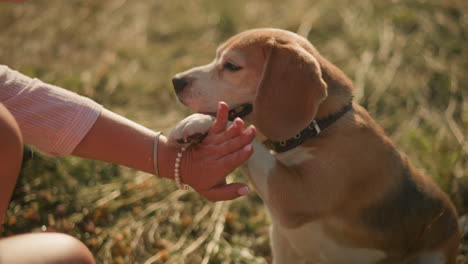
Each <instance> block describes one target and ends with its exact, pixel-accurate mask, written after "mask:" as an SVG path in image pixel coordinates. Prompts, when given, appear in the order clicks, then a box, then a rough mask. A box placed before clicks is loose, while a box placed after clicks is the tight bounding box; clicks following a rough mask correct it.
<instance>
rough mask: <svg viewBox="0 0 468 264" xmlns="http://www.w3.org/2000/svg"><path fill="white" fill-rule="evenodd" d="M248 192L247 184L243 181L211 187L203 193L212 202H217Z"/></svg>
mask: <svg viewBox="0 0 468 264" xmlns="http://www.w3.org/2000/svg"><path fill="white" fill-rule="evenodd" d="M249 193H250V189H249V187H248V186H247V185H245V184H243V183H230V184H225V185H220V186H217V187H213V188H212V189H210V190H208V191H206V192H205V193H204V194H203V195H204V196H205V197H206V199H208V200H210V201H212V202H217V201H227V200H233V199H236V198H238V197H240V196H245V195H248V194H249Z"/></svg>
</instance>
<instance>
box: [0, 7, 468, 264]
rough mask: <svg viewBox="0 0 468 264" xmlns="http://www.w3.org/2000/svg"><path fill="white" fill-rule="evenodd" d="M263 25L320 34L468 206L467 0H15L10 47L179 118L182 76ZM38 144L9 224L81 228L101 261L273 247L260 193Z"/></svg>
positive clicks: (385, 122)
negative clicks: (214, 192) (217, 196)
mask: <svg viewBox="0 0 468 264" xmlns="http://www.w3.org/2000/svg"><path fill="white" fill-rule="evenodd" d="M257 27H278V28H283V29H288V30H291V31H294V32H298V33H299V34H301V35H303V36H306V37H307V38H308V39H309V40H310V41H311V42H312V43H313V44H314V45H315V46H316V48H317V49H318V50H319V51H320V52H321V53H322V54H323V55H324V56H325V57H326V58H328V59H329V60H330V61H332V62H333V63H335V64H336V65H337V66H338V67H340V68H341V69H343V70H344V72H345V73H347V75H348V76H349V77H350V78H351V79H352V80H353V81H354V85H355V88H356V97H355V98H356V101H358V102H360V103H361V104H362V105H364V106H365V107H366V108H367V109H368V110H369V112H370V113H371V115H372V116H373V117H374V118H375V119H376V120H377V121H378V122H379V123H380V124H381V125H382V126H383V127H384V129H385V130H386V131H387V132H388V134H389V135H390V136H391V137H392V139H393V140H394V141H395V142H397V144H398V145H399V146H400V147H401V149H402V150H403V151H405V152H406V153H408V155H409V156H410V159H411V160H412V162H413V163H414V164H415V165H416V167H418V168H419V169H421V170H422V171H424V172H425V173H426V174H427V175H428V176H430V177H432V178H433V179H434V180H435V181H436V182H437V183H438V184H439V185H440V186H441V188H443V189H444V191H446V192H447V193H448V194H449V195H450V197H451V198H452V200H453V201H454V203H455V204H456V206H457V208H458V211H459V213H460V215H464V214H466V213H468V142H467V136H468V133H467V131H468V73H467V70H468V2H467V1H466V0H444V1H442V0H440V1H436V0H407V1H400V0H393V1H377V0H374V1H371V0H361V1H352V0H342V1H339V0H317V1H307V0H289V1H280V0H238V1H216V0H189V1H187V0H186V1H183V0H171V1H165V0H154V1H153V0H152V1H143V0H133V1H127V0H101V1H92V0H67V1H63V0H34V1H29V2H27V3H23V4H11V3H1V4H0V63H1V64H7V65H9V66H10V67H11V68H13V69H16V70H19V71H21V72H23V73H25V74H27V75H29V76H32V77H37V78H40V79H42V80H43V81H45V82H48V83H52V84H55V85H58V86H61V87H64V88H66V89H69V90H72V91H75V92H78V93H80V94H82V95H85V96H89V97H91V98H93V99H94V100H96V101H97V102H99V103H101V104H103V105H104V106H105V107H107V108H108V109H111V110H113V111H115V112H117V113H119V114H122V115H124V116H126V117H128V118H130V119H133V120H135V121H137V122H139V123H141V124H143V125H145V126H147V127H149V128H152V129H154V130H163V131H166V132H167V131H168V129H169V128H170V127H171V126H173V125H174V124H176V122H177V121H178V120H180V119H181V118H183V117H184V116H186V115H187V114H189V111H188V110H187V109H185V108H183V107H182V106H181V105H179V104H177V103H175V97H174V94H173V92H172V89H171V83H170V80H171V76H173V75H174V74H175V73H177V72H180V71H183V70H185V69H187V68H189V67H192V66H195V65H199V64H202V63H207V62H209V61H210V60H211V59H212V57H213V56H214V51H215V48H216V46H217V45H218V44H219V43H221V42H222V41H223V40H225V39H227V38H228V37H229V36H231V35H233V34H236V33H238V32H240V31H242V30H246V29H250V28H257ZM25 151H26V152H25V159H24V165H23V170H22V174H21V178H20V181H19V183H18V186H17V188H16V190H15V194H14V198H13V200H12V202H11V204H10V208H9V211H8V213H7V217H6V223H5V225H4V226H3V229H1V228H0V237H3V236H9V235H12V234H17V233H23V232H29V231H39V232H40V231H43V230H49V231H51V230H52V231H53V230H55V231H60V232H66V233H69V234H72V235H74V236H76V237H77V238H79V239H81V240H82V241H84V242H85V243H86V244H87V245H88V246H89V247H90V249H91V250H92V251H93V253H94V254H95V256H96V259H97V261H98V263H144V264H150V263H168V264H169V263H213V264H217V263H239V264H240V263H252V264H255V263H268V262H269V261H270V251H269V246H268V243H269V241H268V222H269V220H268V218H267V216H266V215H265V211H264V209H263V206H262V203H261V201H260V199H259V198H258V197H257V196H256V195H250V196H249V197H248V198H243V199H238V200H235V201H230V202H220V203H210V202H207V201H205V200H204V199H203V198H201V197H200V196H199V195H197V194H196V193H194V192H190V191H189V192H184V191H179V190H176V188H175V185H174V183H173V182H170V181H166V180H160V179H157V178H155V177H153V176H151V175H147V174H144V173H140V172H137V171H133V170H130V169H127V168H123V167H119V166H116V165H111V164H105V163H101V162H95V161H88V160H82V159H78V158H74V157H65V158H58V159H53V158H50V157H47V156H45V155H43V154H41V153H39V152H38V151H37V150H34V149H32V148H27V149H26V150H25ZM231 177H235V178H236V179H237V180H240V181H246V179H245V177H243V176H241V175H240V174H238V173H234V174H233V175H232V176H231ZM465 228H466V229H468V223H466V227H465ZM461 249H462V250H461V253H460V257H459V263H468V235H466V234H465V237H464V241H461Z"/></svg>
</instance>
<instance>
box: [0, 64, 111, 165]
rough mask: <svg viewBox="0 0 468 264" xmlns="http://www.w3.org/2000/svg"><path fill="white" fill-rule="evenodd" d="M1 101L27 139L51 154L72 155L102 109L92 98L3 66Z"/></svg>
mask: <svg viewBox="0 0 468 264" xmlns="http://www.w3.org/2000/svg"><path fill="white" fill-rule="evenodd" d="M0 103H2V104H3V105H4V106H5V107H6V108H7V109H8V110H9V111H10V112H11V114H12V115H13V116H14V118H15V119H16V121H17V122H18V125H19V127H20V130H21V133H22V135H23V140H24V142H25V143H26V144H30V145H33V146H34V147H36V148H38V149H39V150H41V151H43V152H45V153H47V154H49V155H52V156H58V155H61V156H64V155H69V154H71V153H72V152H73V150H74V149H75V147H76V146H77V145H78V143H80V141H81V140H82V139H83V138H84V136H85V135H86V134H87V133H88V131H89V130H90V129H91V127H92V126H93V124H94V123H95V122H96V119H97V118H98V117H99V115H100V113H101V110H102V106H101V105H99V104H98V103H96V102H94V101H93V100H91V99H89V98H86V97H83V96H80V95H78V94H76V93H73V92H70V91H67V90H65V89H62V88H60V87H57V86H54V85H50V84H46V83H43V82H41V81H40V80H38V79H31V78H29V77H27V76H25V75H23V74H21V73H19V72H17V71H13V70H11V69H10V68H8V67H7V66H3V65H0Z"/></svg>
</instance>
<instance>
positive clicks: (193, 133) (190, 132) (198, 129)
mask: <svg viewBox="0 0 468 264" xmlns="http://www.w3.org/2000/svg"><path fill="white" fill-rule="evenodd" d="M214 120H215V118H214V117H212V116H209V115H204V114H193V115H190V116H188V117H187V118H185V119H183V120H182V121H180V122H179V123H178V124H177V125H176V126H175V127H174V128H173V129H172V130H171V132H170V133H169V137H168V140H169V144H171V145H174V146H180V145H192V144H198V143H200V142H202V141H203V139H204V138H205V137H206V135H208V131H209V130H210V128H211V125H212V124H213V121H214Z"/></svg>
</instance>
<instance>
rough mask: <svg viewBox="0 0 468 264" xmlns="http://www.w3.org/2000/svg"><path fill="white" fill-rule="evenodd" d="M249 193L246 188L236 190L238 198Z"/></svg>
mask: <svg viewBox="0 0 468 264" xmlns="http://www.w3.org/2000/svg"><path fill="white" fill-rule="evenodd" d="M249 193H250V189H249V187H248V186H244V187H241V188H239V189H238V190H237V194H239V195H240V196H246V195H248V194H249Z"/></svg>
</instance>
